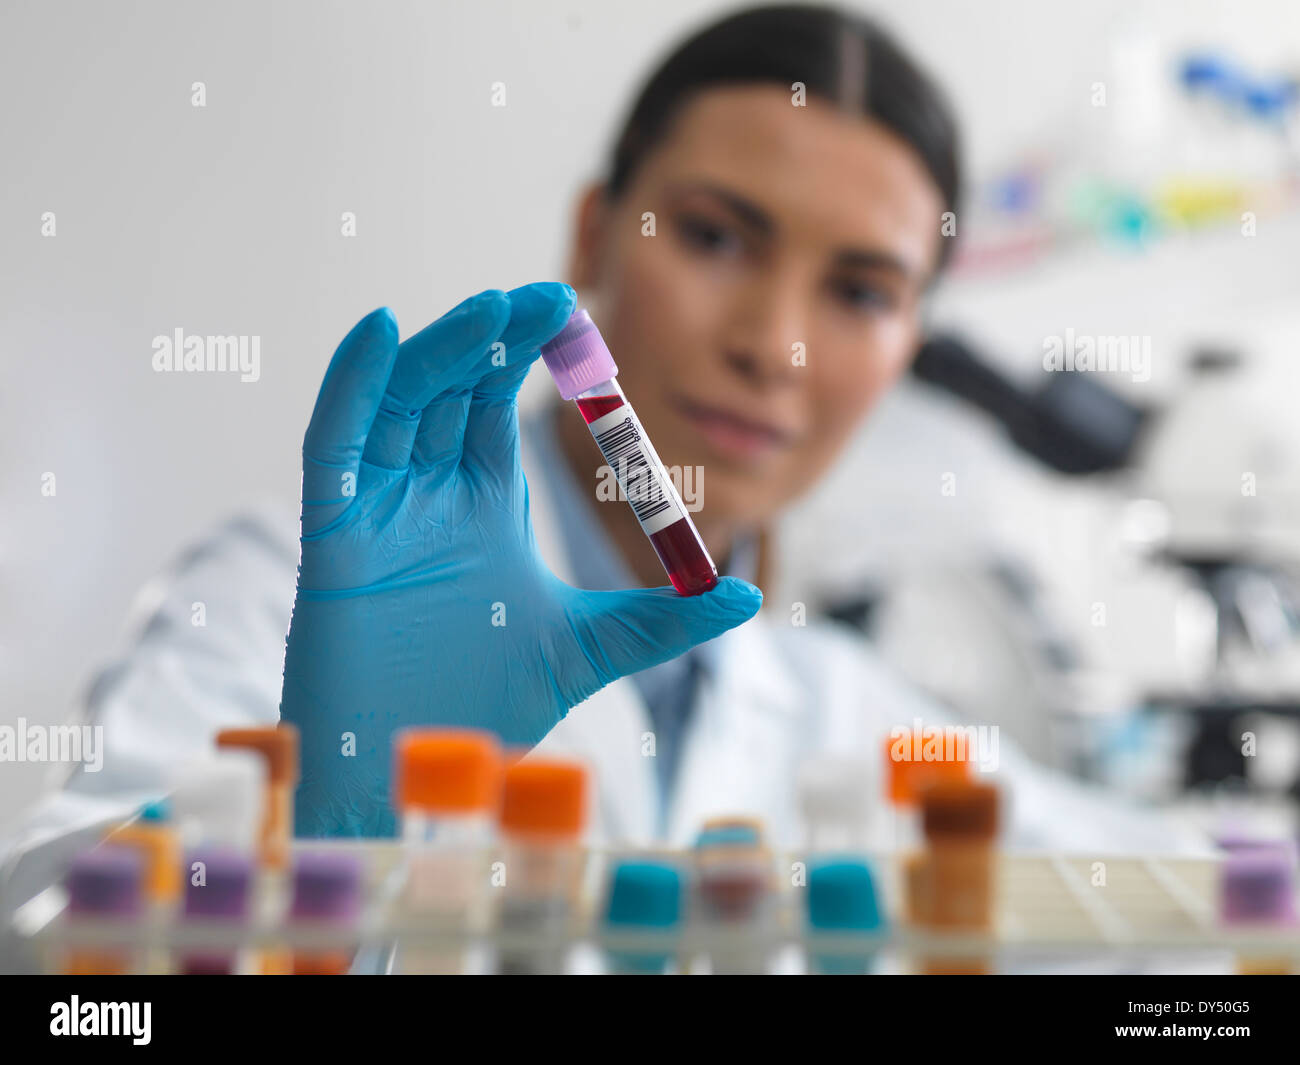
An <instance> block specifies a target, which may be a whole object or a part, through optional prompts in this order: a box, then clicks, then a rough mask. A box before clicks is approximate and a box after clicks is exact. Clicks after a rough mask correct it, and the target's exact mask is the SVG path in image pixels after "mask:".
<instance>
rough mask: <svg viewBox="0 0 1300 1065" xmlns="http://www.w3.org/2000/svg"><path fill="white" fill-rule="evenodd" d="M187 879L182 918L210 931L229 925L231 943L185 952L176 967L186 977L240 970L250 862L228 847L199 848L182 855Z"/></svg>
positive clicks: (249, 897) (250, 885)
mask: <svg viewBox="0 0 1300 1065" xmlns="http://www.w3.org/2000/svg"><path fill="white" fill-rule="evenodd" d="M185 867H186V869H187V870H188V878H187V880H186V882H185V898H184V902H183V904H182V918H183V920H184V921H185V922H186V923H187V924H199V925H202V926H206V927H207V928H208V929H211V930H213V931H220V930H221V929H222V928H223V927H225V928H229V934H230V938H231V940H232V946H231V949H229V950H221V949H219V948H215V947H209V948H205V949H203V950H193V951H187V952H185V953H184V954H182V955H181V958H180V963H179V966H178V967H179V969H180V972H181V973H182V974H184V975H186V976H229V975H231V974H233V973H235V972H237V971H239V969H240V949H239V946H238V944H239V941H240V939H241V938H242V937H243V935H244V926H245V925H247V923H248V918H249V914H250V912H251V910H252V898H253V861H252V858H251V857H250V856H249V855H248V854H246V853H241V852H239V851H236V850H232V849H230V848H228V847H212V848H201V849H199V850H194V851H191V852H189V853H188V854H187V855H186V856H185Z"/></svg>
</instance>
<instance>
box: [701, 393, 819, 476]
mask: <svg viewBox="0 0 1300 1065" xmlns="http://www.w3.org/2000/svg"><path fill="white" fill-rule="evenodd" d="M677 409H678V410H680V411H681V412H682V414H684V415H685V416H686V418H687V420H689V421H690V422H691V424H692V425H694V426H695V429H696V430H697V431H698V432H699V433H700V435H701V436H703V437H704V438H705V440H707V441H708V442H709V445H710V446H711V447H712V448H713V449H714V450H715V451H717V452H719V453H720V454H723V455H729V456H731V457H733V458H740V459H751V460H752V459H756V458H761V457H764V456H766V455H768V454H770V453H772V452H774V451H778V450H780V449H781V448H784V447H788V446H789V445H790V444H791V443H792V442H793V441H794V438H795V434H794V433H793V432H792V431H790V430H788V429H785V428H783V427H781V426H779V425H776V424H773V423H772V422H767V421H763V420H760V419H756V418H752V417H746V416H745V415H741V414H736V413H734V412H732V411H729V410H724V409H723V408H721V407H715V406H713V405H712V404H708V403H699V402H696V401H695V400H690V399H685V398H683V397H679V398H678V400H677Z"/></svg>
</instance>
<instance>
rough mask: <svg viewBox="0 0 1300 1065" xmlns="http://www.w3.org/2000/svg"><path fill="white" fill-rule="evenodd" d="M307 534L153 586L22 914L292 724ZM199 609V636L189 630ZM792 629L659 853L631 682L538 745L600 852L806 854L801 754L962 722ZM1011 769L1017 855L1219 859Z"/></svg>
mask: <svg viewBox="0 0 1300 1065" xmlns="http://www.w3.org/2000/svg"><path fill="white" fill-rule="evenodd" d="M522 451H523V460H524V468H525V473H526V476H527V478H528V482H529V486H530V499H531V503H532V508H533V509H532V516H533V523H534V528H535V530H536V534H537V539H538V543H539V545H540V546H541V549H542V552H543V554H544V556H545V557H546V559H547V561H548V562H550V563H551V566H552V568H553V569H554V570H555V572H556V573H557V574H558V575H559V576H561V577H566V576H567V575H568V574H567V564H566V560H565V552H564V550H563V545H562V544H560V543H559V542H558V539H557V537H558V533H557V523H556V521H555V517H554V515H553V513H552V512H551V509H550V508H551V505H552V504H551V494H550V493H549V492H548V490H547V471H546V470H545V469H539V468H537V465H536V457H535V455H534V454H533V449H530V448H528V446H527V443H526V440H525V446H524V448H523V449H522ZM297 534H298V529H297V508H296V507H293V508H290V507H267V508H264V509H262V510H261V511H260V512H258V513H256V514H251V515H249V516H245V517H241V518H239V519H237V520H235V521H233V522H231V523H230V524H228V525H226V526H224V527H223V528H221V529H220V530H218V531H217V532H216V533H215V535H214V536H213V537H212V538H210V539H209V540H207V541H206V542H204V543H203V544H201V545H200V546H199V547H197V548H196V549H194V550H192V551H190V552H189V553H187V554H186V555H185V556H184V557H183V558H182V559H181V560H180V562H179V564H178V565H177V566H175V567H174V568H173V570H172V572H171V573H169V574H168V575H166V576H165V577H164V578H162V579H160V580H158V581H155V582H152V583H151V584H149V585H148V586H146V587H145V588H144V589H143V590H142V592H141V595H140V597H139V602H138V604H137V609H138V610H139V612H140V614H141V615H142V617H143V618H144V619H145V622H144V627H143V630H142V632H141V635H140V638H139V640H138V641H137V643H136V644H135V646H134V647H133V649H132V650H131V651H130V653H129V654H128V655H127V657H126V658H125V659H124V660H123V661H122V662H121V663H119V664H118V665H116V666H114V667H113V668H112V669H110V670H108V671H107V672H106V673H105V674H103V676H101V677H100V679H99V680H98V681H97V682H96V684H95V686H94V688H93V690H92V692H91V695H90V697H89V700H88V716H89V718H90V720H91V721H92V723H95V724H100V725H102V726H103V727H104V758H103V768H102V770H101V771H100V772H98V773H87V772H85V771H83V770H81V769H78V770H77V771H76V772H75V773H74V774H73V775H72V777H71V779H70V780H69V781H68V783H67V786H66V787H65V788H64V789H63V790H61V791H59V792H56V793H54V794H52V795H49V796H47V797H46V798H45V799H43V800H42V801H41V802H40V803H38V804H37V806H36V807H35V808H34V809H33V810H32V811H31V812H30V814H29V815H28V816H27V817H25V818H23V819H22V820H21V822H20V824H19V825H18V827H17V829H16V831H14V832H13V833H11V834H10V836H9V838H7V839H6V840H3V841H0V862H3V866H0V890H3V889H4V888H5V886H6V884H5V880H4V879H3V878H4V877H8V878H9V879H8V885H7V886H8V891H7V892H6V894H7V895H8V899H9V902H10V903H11V904H12V903H14V902H16V901H20V900H21V899H22V898H25V897H27V896H28V895H30V894H31V893H33V892H34V891H36V890H39V889H40V888H41V887H43V886H44V885H45V884H46V883H48V882H49V881H50V880H51V879H52V878H53V877H54V876H56V875H57V874H58V870H59V869H60V867H61V866H62V864H63V863H64V862H65V861H66V860H67V858H68V857H69V856H70V854H71V853H72V852H74V851H75V849H76V848H77V847H79V846H84V845H86V842H87V841H88V840H92V839H93V838H95V836H96V835H97V833H98V832H99V831H100V830H101V828H102V827H103V826H104V825H106V824H108V823H111V822H112V821H114V820H115V819H118V818H121V817H125V816H128V815H129V814H131V813H132V812H133V811H134V810H135V809H136V808H137V807H138V806H139V805H140V804H142V803H143V802H145V801H148V800H149V799H152V798H156V797H157V796H158V795H160V794H162V793H164V792H165V791H166V790H167V789H168V788H169V787H170V785H171V784H172V782H173V781H174V779H175V775H176V773H177V771H178V770H179V769H180V768H181V767H183V766H184V765H185V764H186V763H188V762H190V761H191V760H193V759H194V758H197V757H199V756H200V755H202V754H203V753H204V752H205V751H207V750H208V749H209V748H210V746H211V742H212V737H213V734H214V733H215V732H216V731H217V730H218V729H220V728H224V727H228V726H234V725H247V724H269V723H273V722H275V721H276V720H277V718H278V714H279V701H280V680H281V668H282V664H283V654H284V637H285V633H286V631H287V628H288V623H289V616H290V612H291V608H292V605H293V597H294V587H295V580H296V564H297V558H298V541H297ZM198 603H202V604H203V612H204V614H205V618H204V621H205V624H203V625H201V626H199V625H195V624H193V619H194V617H195V610H196V607H195V604H198ZM788 619H789V614H788V612H787V611H785V610H783V609H780V608H779V607H774V608H773V609H770V610H766V609H765V610H764V611H762V612H760V614H759V616H758V617H756V618H754V619H752V620H751V621H749V622H747V623H746V624H744V625H742V626H740V627H739V628H736V629H733V630H731V631H730V632H727V633H725V634H724V635H722V636H720V637H718V639H719V640H720V641H721V642H722V644H723V647H722V648H721V653H720V654H719V655H718V656H717V657H718V661H719V667H718V670H717V674H716V676H710V675H708V674H707V673H706V674H705V676H704V679H703V681H702V683H701V687H700V688H699V690H698V693H697V703H696V705H695V707H694V712H693V714H692V719H691V723H690V725H689V728H688V730H687V732H686V734H685V737H684V741H683V742H684V747H683V750H682V754H681V761H680V765H679V771H678V780H677V786H676V793H675V795H674V796H673V799H672V802H671V804H670V806H669V811H668V816H667V825H666V832H665V836H666V838H665V839H663V840H656V838H655V829H656V821H657V813H656V810H657V807H656V791H655V788H656V784H655V774H654V769H653V764H652V761H651V758H650V757H647V756H646V755H645V753H643V752H644V750H645V744H644V739H643V738H644V737H645V735H646V734H647V733H650V732H651V731H652V725H651V721H650V717H649V714H648V712H647V710H646V707H645V705H644V703H643V701H642V699H641V697H640V693H639V690H638V688H637V686H636V685H635V684H634V683H633V682H632V681H630V680H628V679H623V680H620V681H617V682H615V683H613V684H611V685H609V686H608V687H606V688H605V689H603V690H602V691H600V692H598V693H596V694H595V695H594V696H592V697H591V698H590V699H588V700H587V701H586V702H584V703H582V704H581V705H579V706H577V707H574V708H573V709H572V710H571V711H570V712H569V715H568V716H567V717H566V718H565V720H564V721H562V722H561V723H560V724H559V725H558V726H557V727H556V728H555V729H553V730H552V732H551V733H550V734H549V735H548V736H547V737H546V738H545V739H544V740H543V741H542V743H541V744H540V745H539V746H538V747H537V748H536V753H537V754H541V753H555V754H561V753H562V754H567V755H576V756H577V757H580V758H582V759H583V760H584V761H586V762H587V763H588V764H589V765H590V767H591V768H592V769H593V771H594V775H595V781H596V787H595V803H594V806H595V808H594V809H593V810H592V815H593V816H592V831H591V838H592V841H593V842H597V843H607V844H615V845H618V844H627V845H642V844H647V843H652V842H667V843H669V844H671V845H676V846H681V845H686V844H688V843H689V842H690V840H691V838H692V837H693V835H694V834H695V832H696V831H697V830H698V828H699V826H700V824H701V822H702V821H704V820H705V819H706V818H708V817H710V816H714V815H728V814H732V815H734V814H744V815H751V816H755V817H758V818H760V819H761V820H762V821H763V822H764V823H765V825H766V826H767V830H768V833H769V835H770V838H771V840H772V841H773V842H774V843H775V844H777V845H778V846H780V845H785V846H794V845H797V843H798V841H799V839H800V825H799V817H798V809H797V804H796V795H795V786H794V784H795V776H796V772H797V770H798V767H799V765H800V763H801V761H802V760H803V759H804V758H806V757H813V756H820V755H828V756H843V757H849V758H861V759H863V762H864V765H866V766H867V767H868V771H869V772H871V773H874V774H879V773H880V772H881V770H882V760H883V756H882V750H883V743H884V738H885V737H886V736H887V735H888V733H889V729H890V728H891V727H892V726H894V725H899V724H901V725H908V726H910V725H911V724H912V723H913V721H914V720H915V719H916V718H920V719H922V720H923V721H924V722H925V723H926V724H932V723H933V724H942V723H945V722H948V721H950V720H951V718H950V715H948V714H947V713H946V712H945V711H943V710H941V709H940V708H939V707H937V706H935V705H934V704H933V703H931V702H929V701H927V700H926V699H925V698H923V697H922V696H920V695H919V694H918V693H917V692H915V691H914V690H911V689H909V688H907V687H905V686H904V685H903V684H902V683H901V682H900V681H898V680H896V679H895V678H894V677H892V676H891V675H890V674H889V673H888V672H887V671H886V670H885V669H884V667H883V666H882V665H881V663H880V662H879V661H878V660H877V659H876V658H875V657H874V656H873V655H872V654H871V652H870V650H869V649H868V648H867V647H866V645H865V644H864V643H863V642H862V641H861V640H858V639H856V638H854V637H853V636H851V635H849V634H848V633H847V632H845V631H843V630H841V629H839V628H837V627H833V626H830V625H827V624H823V623H818V622H810V623H809V624H808V625H807V626H794V625H792V624H790V622H789V620H788ZM999 761H1000V767H999V770H998V779H999V781H1000V782H1001V783H1002V784H1004V785H1005V786H1006V794H1007V796H1008V799H1009V811H1008V813H1009V816H1008V818H1007V830H1006V833H1005V841H1006V843H1007V844H1008V845H1010V846H1014V847H1028V848H1035V849H1058V850H1067V851H1071V852H1078V853H1084V854H1117V853H1137V852H1170V851H1175V850H1182V851H1186V850H1189V849H1194V850H1202V849H1204V841H1203V840H1202V839H1201V838H1200V837H1199V836H1198V835H1197V834H1195V833H1193V832H1191V831H1190V830H1187V829H1184V828H1181V827H1180V826H1179V825H1178V824H1176V823H1173V822H1171V821H1170V820H1169V819H1167V818H1164V817H1160V816H1157V815H1154V814H1150V813H1144V812H1142V811H1139V810H1135V809H1132V808H1130V807H1128V806H1126V805H1124V804H1122V803H1119V802H1116V801H1114V800H1113V799H1111V798H1109V797H1107V796H1105V795H1104V794H1102V793H1101V792H1099V791H1097V790H1095V789H1092V788H1086V787H1083V786H1081V785H1078V784H1076V783H1073V782H1071V781H1069V780H1068V779H1066V778H1064V777H1062V776H1061V775H1059V774H1054V773H1049V772H1047V771H1046V770H1044V769H1042V768H1039V767H1037V766H1036V765H1034V764H1033V763H1031V762H1029V761H1028V760H1027V759H1026V758H1025V757H1024V756H1023V755H1021V754H1020V753H1019V752H1018V751H1016V750H1015V749H1014V746H1013V744H1012V743H1011V742H1010V740H1009V739H1008V738H1007V737H1002V738H1001V742H1000V745H999ZM882 787H883V785H882V784H879V783H878V784H877V785H875V786H873V787H872V788H871V793H872V794H881V789H882Z"/></svg>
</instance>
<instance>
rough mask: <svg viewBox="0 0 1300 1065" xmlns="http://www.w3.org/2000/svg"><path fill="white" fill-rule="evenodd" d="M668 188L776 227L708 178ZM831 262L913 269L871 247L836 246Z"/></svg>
mask: <svg viewBox="0 0 1300 1065" xmlns="http://www.w3.org/2000/svg"><path fill="white" fill-rule="evenodd" d="M668 188H669V191H670V192H672V193H673V194H675V195H679V196H684V195H687V194H689V193H703V194H705V195H707V196H713V197H715V198H716V199H718V200H721V201H722V202H723V203H724V204H726V205H727V207H728V208H730V209H731V211H732V212H734V213H735V214H736V215H737V216H738V217H739V218H740V219H741V220H742V221H743V222H744V223H745V224H746V225H748V226H750V227H751V228H752V229H754V230H756V231H757V232H759V233H762V234H764V235H770V234H771V233H773V232H775V231H776V228H777V227H776V222H775V221H774V220H773V218H772V216H771V215H769V214H768V213H767V212H766V211H765V210H763V208H761V207H759V206H758V204H756V203H754V202H752V201H750V200H747V199H746V198H745V197H744V196H741V195H740V194H739V193H736V192H732V191H731V189H729V188H727V187H725V186H723V185H718V184H715V183H714V182H711V181H685V182H678V183H675V184H671V185H669V186H668ZM835 263H836V265H837V266H844V267H848V268H850V269H866V270H889V271H892V272H894V273H898V274H902V275H903V276H904V277H912V276H914V275H915V274H916V273H917V271H916V270H914V269H913V268H912V266H911V264H910V263H908V262H906V261H905V260H904V259H903V258H901V257H900V256H898V255H895V254H894V253H893V252H888V251H881V250H879V249H873V248H841V249H838V250H837V251H836V252H835Z"/></svg>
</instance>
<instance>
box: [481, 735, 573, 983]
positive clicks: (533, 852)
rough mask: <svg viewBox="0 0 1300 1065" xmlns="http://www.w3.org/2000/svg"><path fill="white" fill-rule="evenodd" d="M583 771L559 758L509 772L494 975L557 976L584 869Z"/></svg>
mask: <svg viewBox="0 0 1300 1065" xmlns="http://www.w3.org/2000/svg"><path fill="white" fill-rule="evenodd" d="M586 822H587V769H586V767H585V766H583V765H581V764H579V763H577V762H570V761H565V760H561V759H544V758H528V759H525V760H524V761H520V762H516V763H515V764H514V765H512V766H510V767H509V768H508V769H507V770H506V774H505V788H504V791H503V794H502V803H501V820H500V828H501V836H502V843H503V854H504V874H505V883H504V885H503V891H502V897H501V905H500V908H499V910H498V915H497V920H498V924H499V927H500V930H501V931H502V932H504V933H506V934H507V935H512V936H521V937H524V938H525V939H528V940H531V941H532V942H531V944H530V945H527V946H523V947H508V946H503V947H501V949H500V950H499V951H498V953H497V967H498V971H500V972H502V973H508V974H516V975H522V974H533V973H537V974H557V973H562V972H563V971H564V969H565V965H566V962H567V958H568V941H569V937H570V932H571V928H570V925H571V922H572V920H573V914H574V911H575V909H576V907H577V900H578V897H579V894H580V891H581V887H582V876H583V871H584V868H585V855H584V854H583V852H582V849H581V847H580V840H581V836H582V831H583V829H584V828H585V827H586Z"/></svg>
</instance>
